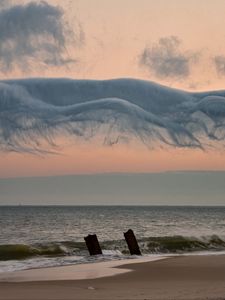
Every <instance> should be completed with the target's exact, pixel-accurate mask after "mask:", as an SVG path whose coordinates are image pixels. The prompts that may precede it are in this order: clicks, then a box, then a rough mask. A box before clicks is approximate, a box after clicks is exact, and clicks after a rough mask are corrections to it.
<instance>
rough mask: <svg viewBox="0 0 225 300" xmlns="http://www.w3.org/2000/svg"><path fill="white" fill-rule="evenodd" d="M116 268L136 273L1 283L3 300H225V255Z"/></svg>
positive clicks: (189, 257)
mask: <svg viewBox="0 0 225 300" xmlns="http://www.w3.org/2000/svg"><path fill="white" fill-rule="evenodd" d="M95 265H96V267H98V266H97V265H98V264H95ZM116 268H120V269H125V270H127V269H130V270H132V271H131V272H126V273H122V274H117V275H114V276H109V277H103V278H97V279H85V280H54V281H53V280H50V281H47V280H45V281H35V282H1V283H0V299H1V300H3V299H4V300H8V299H11V300H13V299H20V300H28V299H29V300H50V299H51V300H53V299H54V300H67V299H85V300H88V299H99V300H100V299H105V300H108V299H110V300H113V299H123V300H125V299H126V300H128V299H137V300H140V299H151V300H153V299H154V300H156V299H164V300H165V299H171V300H172V299H173V300H174V299H186V300H187V299H196V300H197V299H198V300H200V299H225V256H224V255H212V256H180V257H173V258H168V259H164V260H159V261H154V262H142V263H135V264H128V265H122V266H120V267H118V266H117V267H116ZM54 270H55V272H58V271H57V270H58V268H55V269H54ZM64 272H65V271H64Z"/></svg>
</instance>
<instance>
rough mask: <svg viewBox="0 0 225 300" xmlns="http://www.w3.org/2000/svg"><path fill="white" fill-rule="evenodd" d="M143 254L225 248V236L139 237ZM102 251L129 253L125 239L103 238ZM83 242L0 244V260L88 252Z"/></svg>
mask: <svg viewBox="0 0 225 300" xmlns="http://www.w3.org/2000/svg"><path fill="white" fill-rule="evenodd" d="M138 242H139V246H140V249H141V251H142V253H143V254H175V253H177V254H181V253H190V252H195V251H198V252H199V251H209V252H210V251H214V252H215V251H224V250H225V239H223V238H221V237H219V236H216V235H213V236H210V237H201V238H197V237H184V236H164V237H149V238H141V239H139V240H138ZM100 244H101V247H102V249H103V254H104V255H105V256H107V255H109V256H110V255H113V256H118V257H119V256H124V255H125V256H126V255H129V251H128V248H127V246H126V243H125V241H124V240H115V241H104V242H101V243H100ZM87 255H88V252H87V250H86V245H85V243H84V242H73V241H65V242H54V243H43V244H34V245H25V244H19V245H18V244H14V245H0V261H7V260H24V259H28V258H34V257H61V256H82V257H83V256H87Z"/></svg>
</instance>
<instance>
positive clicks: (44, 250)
mask: <svg viewBox="0 0 225 300" xmlns="http://www.w3.org/2000/svg"><path fill="white" fill-rule="evenodd" d="M128 229H132V230H133V231H134V233H135V235H136V238H137V240H138V243H139V247H140V250H141V252H142V255H144V256H149V255H151V256H152V255H155V256H165V255H184V254H185V255H193V254H198V255H209V254H222V253H225V207H197V206H0V272H10V271H16V270H24V269H32V268H41V267H50V266H63V265H71V264H83V263H90V262H97V261H107V260H123V259H126V258H130V257H131V256H130V254H129V250H128V247H127V244H126V242H125V240H124V235H123V233H124V232H126V231H127V230H128ZM94 233H95V234H97V236H98V240H99V243H100V245H101V248H102V250H103V254H102V255H98V256H90V255H89V253H88V250H87V248H86V244H85V241H84V237H85V236H87V235H88V234H94ZM132 257H133V256H132Z"/></svg>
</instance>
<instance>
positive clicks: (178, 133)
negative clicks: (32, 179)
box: [0, 79, 225, 153]
mask: <svg viewBox="0 0 225 300" xmlns="http://www.w3.org/2000/svg"><path fill="white" fill-rule="evenodd" d="M58 135H63V136H68V135H69V136H70V137H75V136H78V137H79V138H82V139H85V140H89V139H91V138H93V137H96V136H98V135H99V136H101V137H102V138H103V142H104V143H105V144H109V145H111V144H116V143H120V142H124V141H129V140H130V139H134V138H135V139H137V140H139V141H141V142H142V143H144V144H146V145H148V146H150V147H157V146H158V145H164V146H171V147H184V148H185V147H186V148H190V147H191V148H201V149H204V148H207V147H209V146H213V147H216V146H217V145H221V144H222V145H224V141H225V91H218V92H205V93H187V92H183V91H179V90H173V89H170V88H166V87H163V86H161V85H157V84H154V83H151V82H146V81H141V80H134V79H118V80H108V81H88V80H69V79H68V80H67V79H39V80H38V79H36V80H35V79H30V80H14V81H2V82H0V149H1V151H17V152H32V153H41V152H45V151H46V150H47V149H49V146H50V148H51V149H53V150H54V140H55V137H57V136H58ZM46 145H47V146H46Z"/></svg>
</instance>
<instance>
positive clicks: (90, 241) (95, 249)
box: [84, 234, 102, 255]
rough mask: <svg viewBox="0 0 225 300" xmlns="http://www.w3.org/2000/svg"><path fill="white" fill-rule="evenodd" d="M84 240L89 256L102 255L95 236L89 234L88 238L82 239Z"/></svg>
mask: <svg viewBox="0 0 225 300" xmlns="http://www.w3.org/2000/svg"><path fill="white" fill-rule="evenodd" d="M84 240H85V242H86V245H87V248H88V251H89V253H90V255H98V254H102V249H101V247H100V245H99V242H98V238H97V235H96V234H89V235H88V236H86V237H84Z"/></svg>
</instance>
